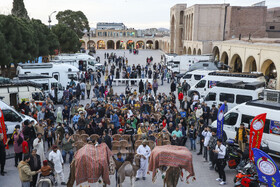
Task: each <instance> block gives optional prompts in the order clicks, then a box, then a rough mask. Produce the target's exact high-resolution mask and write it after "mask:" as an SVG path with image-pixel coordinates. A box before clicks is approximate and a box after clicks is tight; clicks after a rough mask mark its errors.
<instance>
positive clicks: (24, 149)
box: [22, 136, 29, 155]
mask: <svg viewBox="0 0 280 187" xmlns="http://www.w3.org/2000/svg"><path fill="white" fill-rule="evenodd" d="M28 141H29V137H28V136H25V137H24V140H23V142H22V152H23V154H24V155H28V154H29V147H28Z"/></svg>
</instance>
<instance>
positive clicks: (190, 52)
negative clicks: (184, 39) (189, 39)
mask: <svg viewBox="0 0 280 187" xmlns="http://www.w3.org/2000/svg"><path fill="white" fill-rule="evenodd" d="M191 54H192V49H191V47H189V48H188V55H191Z"/></svg>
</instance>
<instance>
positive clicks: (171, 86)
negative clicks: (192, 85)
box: [170, 80, 176, 93]
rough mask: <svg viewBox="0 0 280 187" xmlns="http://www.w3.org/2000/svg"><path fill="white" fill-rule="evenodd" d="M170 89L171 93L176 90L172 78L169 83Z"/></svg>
mask: <svg viewBox="0 0 280 187" xmlns="http://www.w3.org/2000/svg"><path fill="white" fill-rule="evenodd" d="M170 90H171V92H172V93H173V92H175V91H176V84H175V82H174V80H173V81H172V83H171V85H170Z"/></svg>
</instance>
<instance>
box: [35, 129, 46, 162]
mask: <svg viewBox="0 0 280 187" xmlns="http://www.w3.org/2000/svg"><path fill="white" fill-rule="evenodd" d="M33 147H34V149H37V155H39V156H40V159H41V164H43V161H44V160H46V159H45V153H44V141H43V138H42V134H41V133H38V134H37V138H35V140H34V141H33Z"/></svg>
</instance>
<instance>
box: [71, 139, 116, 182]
mask: <svg viewBox="0 0 280 187" xmlns="http://www.w3.org/2000/svg"><path fill="white" fill-rule="evenodd" d="M112 155H113V154H112V153H111V151H110V149H109V148H108V147H107V145H106V144H105V143H101V144H99V145H91V144H86V145H84V146H83V147H82V148H80V149H79V150H78V151H77V152H76V153H75V156H74V159H73V161H72V163H71V165H70V176H69V180H68V182H67V186H68V187H72V186H73V185H74V182H75V181H76V184H77V185H79V184H81V183H83V182H88V183H95V182H100V181H102V180H103V187H106V186H107V184H109V185H110V179H109V174H114V171H115V167H116V165H115V162H114V160H113V159H112ZM101 178H102V180H101Z"/></svg>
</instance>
